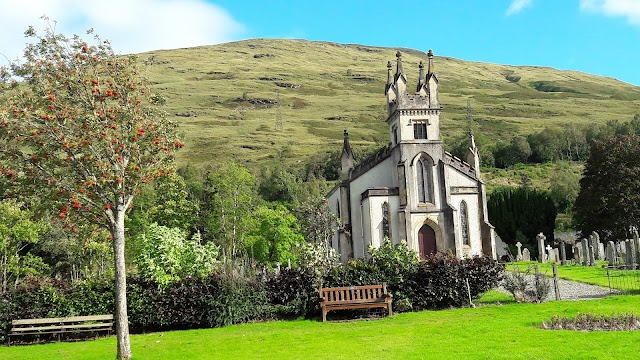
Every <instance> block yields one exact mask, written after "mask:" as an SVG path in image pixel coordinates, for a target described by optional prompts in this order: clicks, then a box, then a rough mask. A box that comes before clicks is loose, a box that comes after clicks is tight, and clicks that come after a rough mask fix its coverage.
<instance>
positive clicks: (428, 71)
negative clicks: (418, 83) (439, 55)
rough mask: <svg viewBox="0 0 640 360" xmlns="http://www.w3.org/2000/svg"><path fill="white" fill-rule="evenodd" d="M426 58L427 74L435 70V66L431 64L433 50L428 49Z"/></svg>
mask: <svg viewBox="0 0 640 360" xmlns="http://www.w3.org/2000/svg"><path fill="white" fill-rule="evenodd" d="M427 58H429V67H428V68H427V76H429V75H431V74H432V73H433V72H434V71H435V67H434V66H433V50H431V49H429V52H428V53H427Z"/></svg>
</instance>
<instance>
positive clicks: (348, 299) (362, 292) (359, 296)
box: [320, 284, 387, 305]
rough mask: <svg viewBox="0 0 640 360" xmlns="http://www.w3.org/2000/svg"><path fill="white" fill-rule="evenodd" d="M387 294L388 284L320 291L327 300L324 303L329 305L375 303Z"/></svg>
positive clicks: (322, 289) (323, 289)
mask: <svg viewBox="0 0 640 360" xmlns="http://www.w3.org/2000/svg"><path fill="white" fill-rule="evenodd" d="M386 294H387V286H386V284H380V285H365V286H345V287H335V288H321V289H320V296H321V297H322V298H324V299H325V301H324V302H323V303H324V304H327V305H329V304H343V303H368V302H375V301H380V300H382V299H384V297H385V295H386Z"/></svg>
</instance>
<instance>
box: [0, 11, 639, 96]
mask: <svg viewBox="0 0 640 360" xmlns="http://www.w3.org/2000/svg"><path fill="white" fill-rule="evenodd" d="M42 14H47V15H48V16H49V17H50V18H51V19H55V20H57V21H58V24H57V28H58V29H59V30H60V31H61V32H64V33H82V32H83V30H85V29H87V28H89V27H93V28H95V30H96V32H97V33H99V34H101V35H102V36H103V37H104V38H108V39H111V40H112V41H113V46H114V49H116V51H119V52H123V53H127V52H139V51H146V50H154V49H169V48H178V47H189V46H197V45H207V44H215V43H220V42H227V41H234V40H242V39H249V38H257V37H263V38H296V39H308V40H322V41H333V42H340V43H357V44H364V45H374V46H387V47H407V48H414V49H418V50H423V51H426V50H428V49H430V48H431V49H433V50H434V52H435V53H436V55H442V56H451V57H455V58H460V59H465V60H472V61H483V62H492V63H500V64H510V65H538V66H550V67H554V68H558V69H571V70H579V71H583V72H588V73H592V74H597V75H604V76H610V77H615V78H617V79H620V80H622V81H625V82H628V83H632V84H635V85H640V72H639V71H638V68H639V67H638V65H636V61H635V59H636V58H639V57H640V48H639V47H638V45H639V44H640V0H483V1H480V0H422V1H396V2H393V1H374V0H370V1H364V0H362V1H359V0H358V1H345V0H343V1H336V0H322V1H294V0H289V1H285V0H272V1H267V0H262V1H259V0H256V1H254V0H242V1H240V0H111V1H103V0H94V1H84V0H24V1H11V0H0V53H2V54H4V55H6V56H7V57H9V58H11V59H13V58H15V57H16V56H18V54H19V53H20V49H22V48H23V47H24V38H23V37H22V36H21V34H22V32H23V31H24V29H25V28H26V26H27V25H29V24H34V25H36V26H38V25H42V22H41V21H39V20H38V17H39V16H40V15H42Z"/></svg>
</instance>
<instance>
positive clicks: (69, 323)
mask: <svg viewBox="0 0 640 360" xmlns="http://www.w3.org/2000/svg"><path fill="white" fill-rule="evenodd" d="M112 330H113V315H94V316H73V317H63V318H45V319H20V320H13V321H11V331H9V334H8V343H9V345H11V337H12V336H13V337H15V336H25V335H45V334H55V335H58V340H60V336H61V335H62V334H67V333H79V332H88V331H93V332H100V331H106V332H107V334H110V333H111V331H112Z"/></svg>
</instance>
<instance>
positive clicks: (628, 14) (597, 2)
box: [580, 0, 640, 26]
mask: <svg viewBox="0 0 640 360" xmlns="http://www.w3.org/2000/svg"><path fill="white" fill-rule="evenodd" d="M580 10H583V11H589V12H595V13H602V14H604V15H606V16H621V17H625V18H627V20H628V21H629V23H631V24H633V25H638V26H640V1H638V0H580Z"/></svg>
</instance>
